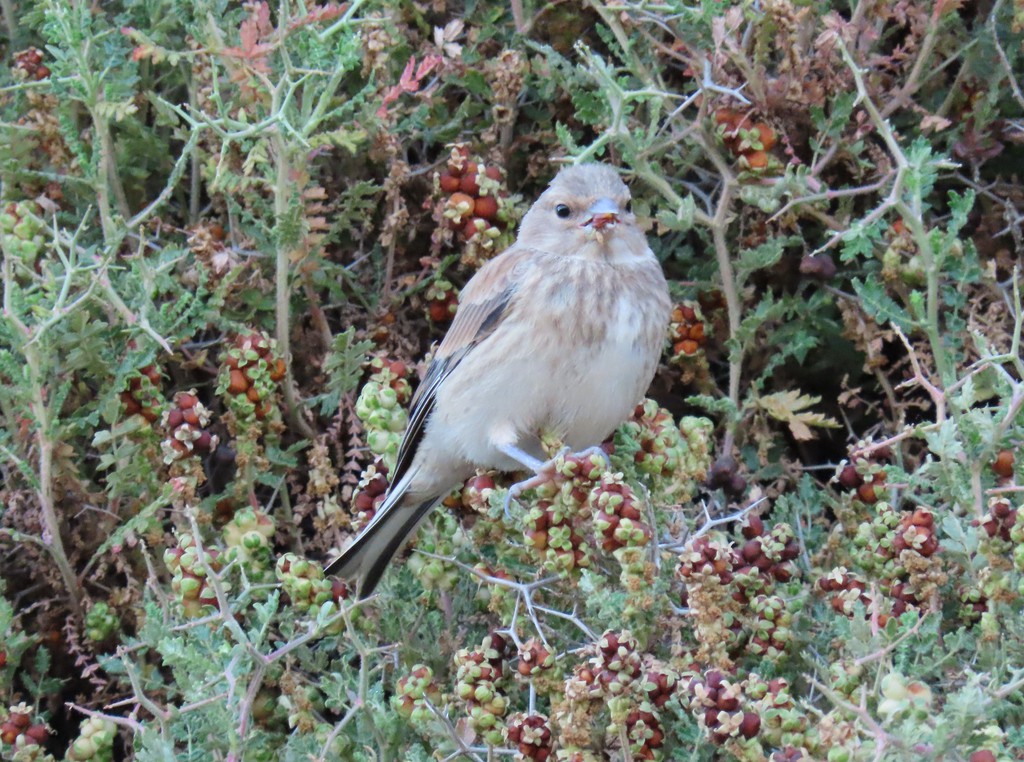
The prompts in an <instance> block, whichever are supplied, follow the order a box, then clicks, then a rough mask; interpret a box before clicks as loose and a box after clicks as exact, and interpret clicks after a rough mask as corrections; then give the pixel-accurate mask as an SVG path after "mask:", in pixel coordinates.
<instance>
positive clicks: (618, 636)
mask: <svg viewBox="0 0 1024 762" xmlns="http://www.w3.org/2000/svg"><path fill="white" fill-rule="evenodd" d="M595 650H596V655H595V656H594V657H593V658H591V660H590V664H591V666H592V667H593V675H594V678H595V679H596V680H597V684H598V685H600V689H601V693H602V694H603V695H605V696H612V697H613V696H621V695H623V694H625V693H627V692H628V691H629V690H630V689H631V688H632V687H633V684H634V683H635V682H637V681H638V680H639V679H640V675H641V674H643V663H642V660H641V658H640V644H639V643H637V640H636V638H634V637H633V636H632V635H631V634H630V633H629V632H628V631H627V630H623V631H622V632H613V631H612V630H608V631H606V632H605V633H604V634H603V635H602V636H601V638H600V640H598V641H597V644H596V646H595Z"/></svg>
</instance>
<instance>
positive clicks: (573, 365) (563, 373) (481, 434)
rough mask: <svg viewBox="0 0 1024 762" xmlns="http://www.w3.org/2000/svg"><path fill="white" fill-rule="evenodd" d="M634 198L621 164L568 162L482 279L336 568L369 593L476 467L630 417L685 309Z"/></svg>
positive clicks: (509, 466) (476, 279)
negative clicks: (640, 222) (365, 520)
mask: <svg viewBox="0 0 1024 762" xmlns="http://www.w3.org/2000/svg"><path fill="white" fill-rule="evenodd" d="M628 204H629V190H628V189H627V188H626V186H625V184H623V182H622V181H621V180H620V179H619V176H618V174H617V173H616V172H615V170H614V169H612V168H610V167H607V166H604V165H600V164H587V165H582V166H578V167H568V168H565V169H563V170H562V171H561V172H560V173H559V174H558V176H557V177H555V179H554V180H553V181H552V182H551V185H550V186H549V187H548V189H547V190H546V191H545V192H544V193H543V194H542V195H541V197H540V198H539V199H537V201H536V203H534V205H533V206H532V207H531V208H530V211H529V212H527V214H526V216H525V217H524V218H523V222H522V225H521V226H520V229H519V237H518V240H517V241H516V243H515V245H513V246H512V247H511V248H509V249H508V250H507V251H505V252H504V253H503V254H501V255H499V256H497V257H495V258H494V259H493V260H491V261H490V262H488V263H487V264H485V265H484V266H483V267H482V268H480V270H479V271H478V272H477V273H476V275H474V276H473V278H472V279H470V281H469V283H467V284H466V287H465V288H464V289H463V291H462V295H461V297H460V303H459V309H458V312H457V313H456V316H455V320H454V322H453V323H452V326H451V328H450V330H449V331H448V334H447V335H446V336H445V338H444V340H443V341H442V342H441V345H440V346H439V347H438V350H437V353H436V354H435V356H434V360H433V362H432V363H431V365H430V367H429V368H428V370H427V373H426V376H425V377H424V379H423V382H422V383H421V384H420V387H419V388H418V389H417V391H416V395H415V396H414V397H413V402H412V412H411V415H410V423H409V428H408V430H407V431H406V433H405V438H404V440H403V441H402V446H401V448H400V449H399V453H398V459H397V463H396V465H395V469H394V472H393V473H392V474H391V477H392V483H391V488H390V490H389V492H388V495H387V497H386V499H385V500H384V503H383V504H382V505H381V507H380V509H379V510H378V511H377V514H376V515H375V516H374V517H373V520H372V521H371V522H370V524H369V525H368V526H367V527H366V528H365V529H364V530H363V532H362V533H361V534H360V535H359V537H357V538H356V540H355V541H354V542H353V543H352V545H350V546H349V547H348V549H346V550H345V552H344V553H342V555H341V556H340V557H339V558H338V559H336V560H335V561H334V562H332V563H331V564H330V565H329V566H328V567H327V569H326V571H327V573H338V574H340V575H342V576H344V577H349V578H353V577H354V578H358V579H359V595H360V597H365V596H366V595H369V594H370V593H371V592H372V591H373V588H374V587H375V586H376V584H377V582H378V581H379V580H380V577H381V575H382V574H383V572H384V570H385V569H386V567H387V564H388V562H389V561H390V560H391V557H392V556H393V555H394V554H395V553H396V552H397V551H398V550H399V549H400V548H401V546H402V545H403V544H404V543H405V541H406V539H407V538H408V537H409V536H410V535H411V534H412V532H413V531H414V530H415V528H416V526H417V525H418V524H419V522H420V521H421V520H422V519H423V517H425V516H426V514H427V513H428V511H429V510H430V508H431V507H432V506H433V505H434V503H435V502H436V501H437V500H439V499H440V498H441V497H443V496H444V495H446V494H447V493H448V492H449V491H451V490H452V489H454V488H455V487H457V486H458V485H459V484H460V483H461V482H463V481H464V480H465V479H467V478H468V477H469V476H471V475H472V474H473V472H474V471H475V469H476V468H478V467H482V468H496V469H499V470H502V471H515V470H522V469H523V467H524V461H528V460H529V459H530V458H533V459H537V460H540V459H543V453H542V451H541V448H540V441H539V438H538V434H539V433H540V432H542V431H550V432H552V433H554V434H557V435H559V436H560V437H561V438H562V440H563V441H564V442H565V443H566V444H567V445H569V446H570V447H572V448H573V449H582V448H584V447H589V446H591V445H596V444H599V443H600V442H602V441H603V440H604V439H605V438H606V437H607V436H608V435H609V434H610V433H611V432H612V431H613V430H614V429H615V427H616V426H618V425H619V424H620V423H621V422H622V421H623V420H625V419H626V418H627V417H628V415H629V413H630V411H631V410H632V409H633V407H634V406H635V405H636V403H637V402H639V401H640V400H641V399H642V398H643V395H644V392H645V391H646V390H647V386H648V385H649V384H650V382H651V379H652V378H653V376H654V372H655V370H656V368H657V363H658V358H659V356H660V353H661V345H662V340H663V336H664V332H665V326H666V325H667V323H668V319H669V312H670V309H671V304H670V302H669V296H668V287H667V285H666V283H665V277H664V275H663V274H662V272H661V266H660V265H659V264H658V261H657V259H656V258H655V256H654V254H653V253H652V252H651V250H650V248H649V247H648V245H647V240H646V238H645V237H644V234H643V232H642V231H641V230H640V229H639V228H638V227H637V225H636V218H635V217H634V216H633V214H632V213H630V212H629V211H628ZM563 207H567V208H568V214H567V215H566V214H565V209H563ZM563 215H564V216H563ZM524 454H525V455H526V456H528V457H524Z"/></svg>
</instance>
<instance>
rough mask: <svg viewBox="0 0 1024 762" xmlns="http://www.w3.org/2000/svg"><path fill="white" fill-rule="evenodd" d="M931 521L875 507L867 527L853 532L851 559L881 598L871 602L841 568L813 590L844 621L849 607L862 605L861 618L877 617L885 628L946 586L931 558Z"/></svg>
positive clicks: (860, 583) (922, 512) (920, 513)
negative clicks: (874, 583)
mask: <svg viewBox="0 0 1024 762" xmlns="http://www.w3.org/2000/svg"><path fill="white" fill-rule="evenodd" d="M935 532H936V527H935V518H934V516H933V515H932V512H931V511H930V510H928V509H927V508H918V509H916V510H914V511H912V512H909V513H904V514H903V515H902V516H901V515H900V514H899V513H897V512H896V511H894V510H893V509H892V508H891V507H890V506H889V504H888V503H879V505H878V512H877V514H876V516H874V517H873V518H872V520H871V521H869V522H868V521H865V522H863V523H861V524H860V525H859V526H858V527H857V535H856V537H855V538H854V559H855V560H856V562H857V564H858V565H859V566H860V568H861V569H863V571H864V573H865V575H866V576H867V577H868V579H872V580H874V581H877V582H878V583H879V588H880V590H881V593H880V595H879V596H878V597H877V598H876V597H872V596H871V594H870V593H869V592H868V591H867V583H866V582H865V581H864V580H863V579H861V578H859V577H857V576H855V575H853V574H851V573H850V571H849V570H847V569H846V568H845V567H843V566H840V567H838V568H835V569H833V570H831V571H830V573H828V575H826V576H825V577H824V578H822V579H820V580H818V589H820V590H821V591H822V592H825V593H828V594H829V595H830V596H831V606H833V608H834V609H835V610H836V611H838V612H840V613H843V615H845V616H847V617H852V616H853V615H854V610H855V609H854V603H856V602H858V601H859V602H860V603H862V604H863V605H864V608H865V616H867V617H873V616H878V618H879V623H880V624H881V625H885V624H886V623H887V622H888V621H889V618H890V617H899V616H901V615H902V613H903V612H904V611H907V610H916V609H919V608H920V607H921V604H922V602H923V601H927V600H929V599H930V598H931V597H932V595H933V594H934V592H935V591H936V589H937V587H938V586H940V585H942V584H944V583H945V582H946V575H945V573H944V571H943V570H942V568H941V566H940V563H939V559H938V557H936V555H935V554H936V553H937V552H938V550H939V543H938V539H937V538H936V535H935Z"/></svg>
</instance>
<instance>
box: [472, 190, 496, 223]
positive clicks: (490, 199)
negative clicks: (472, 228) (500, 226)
mask: <svg viewBox="0 0 1024 762" xmlns="http://www.w3.org/2000/svg"><path fill="white" fill-rule="evenodd" d="M473 214H475V215H476V216H477V217H483V218H484V219H485V220H490V221H492V222H493V221H494V219H495V218H496V217H497V216H498V199H496V198H494V196H481V197H480V198H478V199H477V200H476V207H475V208H474V209H473Z"/></svg>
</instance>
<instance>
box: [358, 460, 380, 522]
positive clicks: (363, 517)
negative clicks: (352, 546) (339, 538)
mask: <svg viewBox="0 0 1024 762" xmlns="http://www.w3.org/2000/svg"><path fill="white" fill-rule="evenodd" d="M387 491H388V469H387V466H385V465H384V464H383V463H371V464H370V465H369V466H368V467H367V468H366V470H365V471H363V473H362V475H361V476H360V477H359V484H358V485H356V491H355V494H354V495H353V496H352V528H353V529H355V530H356V531H358V530H360V529H362V528H363V527H365V526H366V525H367V524H369V523H370V521H372V520H373V517H374V516H375V515H376V514H377V509H378V508H380V504H381V503H383V502H384V497H385V495H386V494H387Z"/></svg>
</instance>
